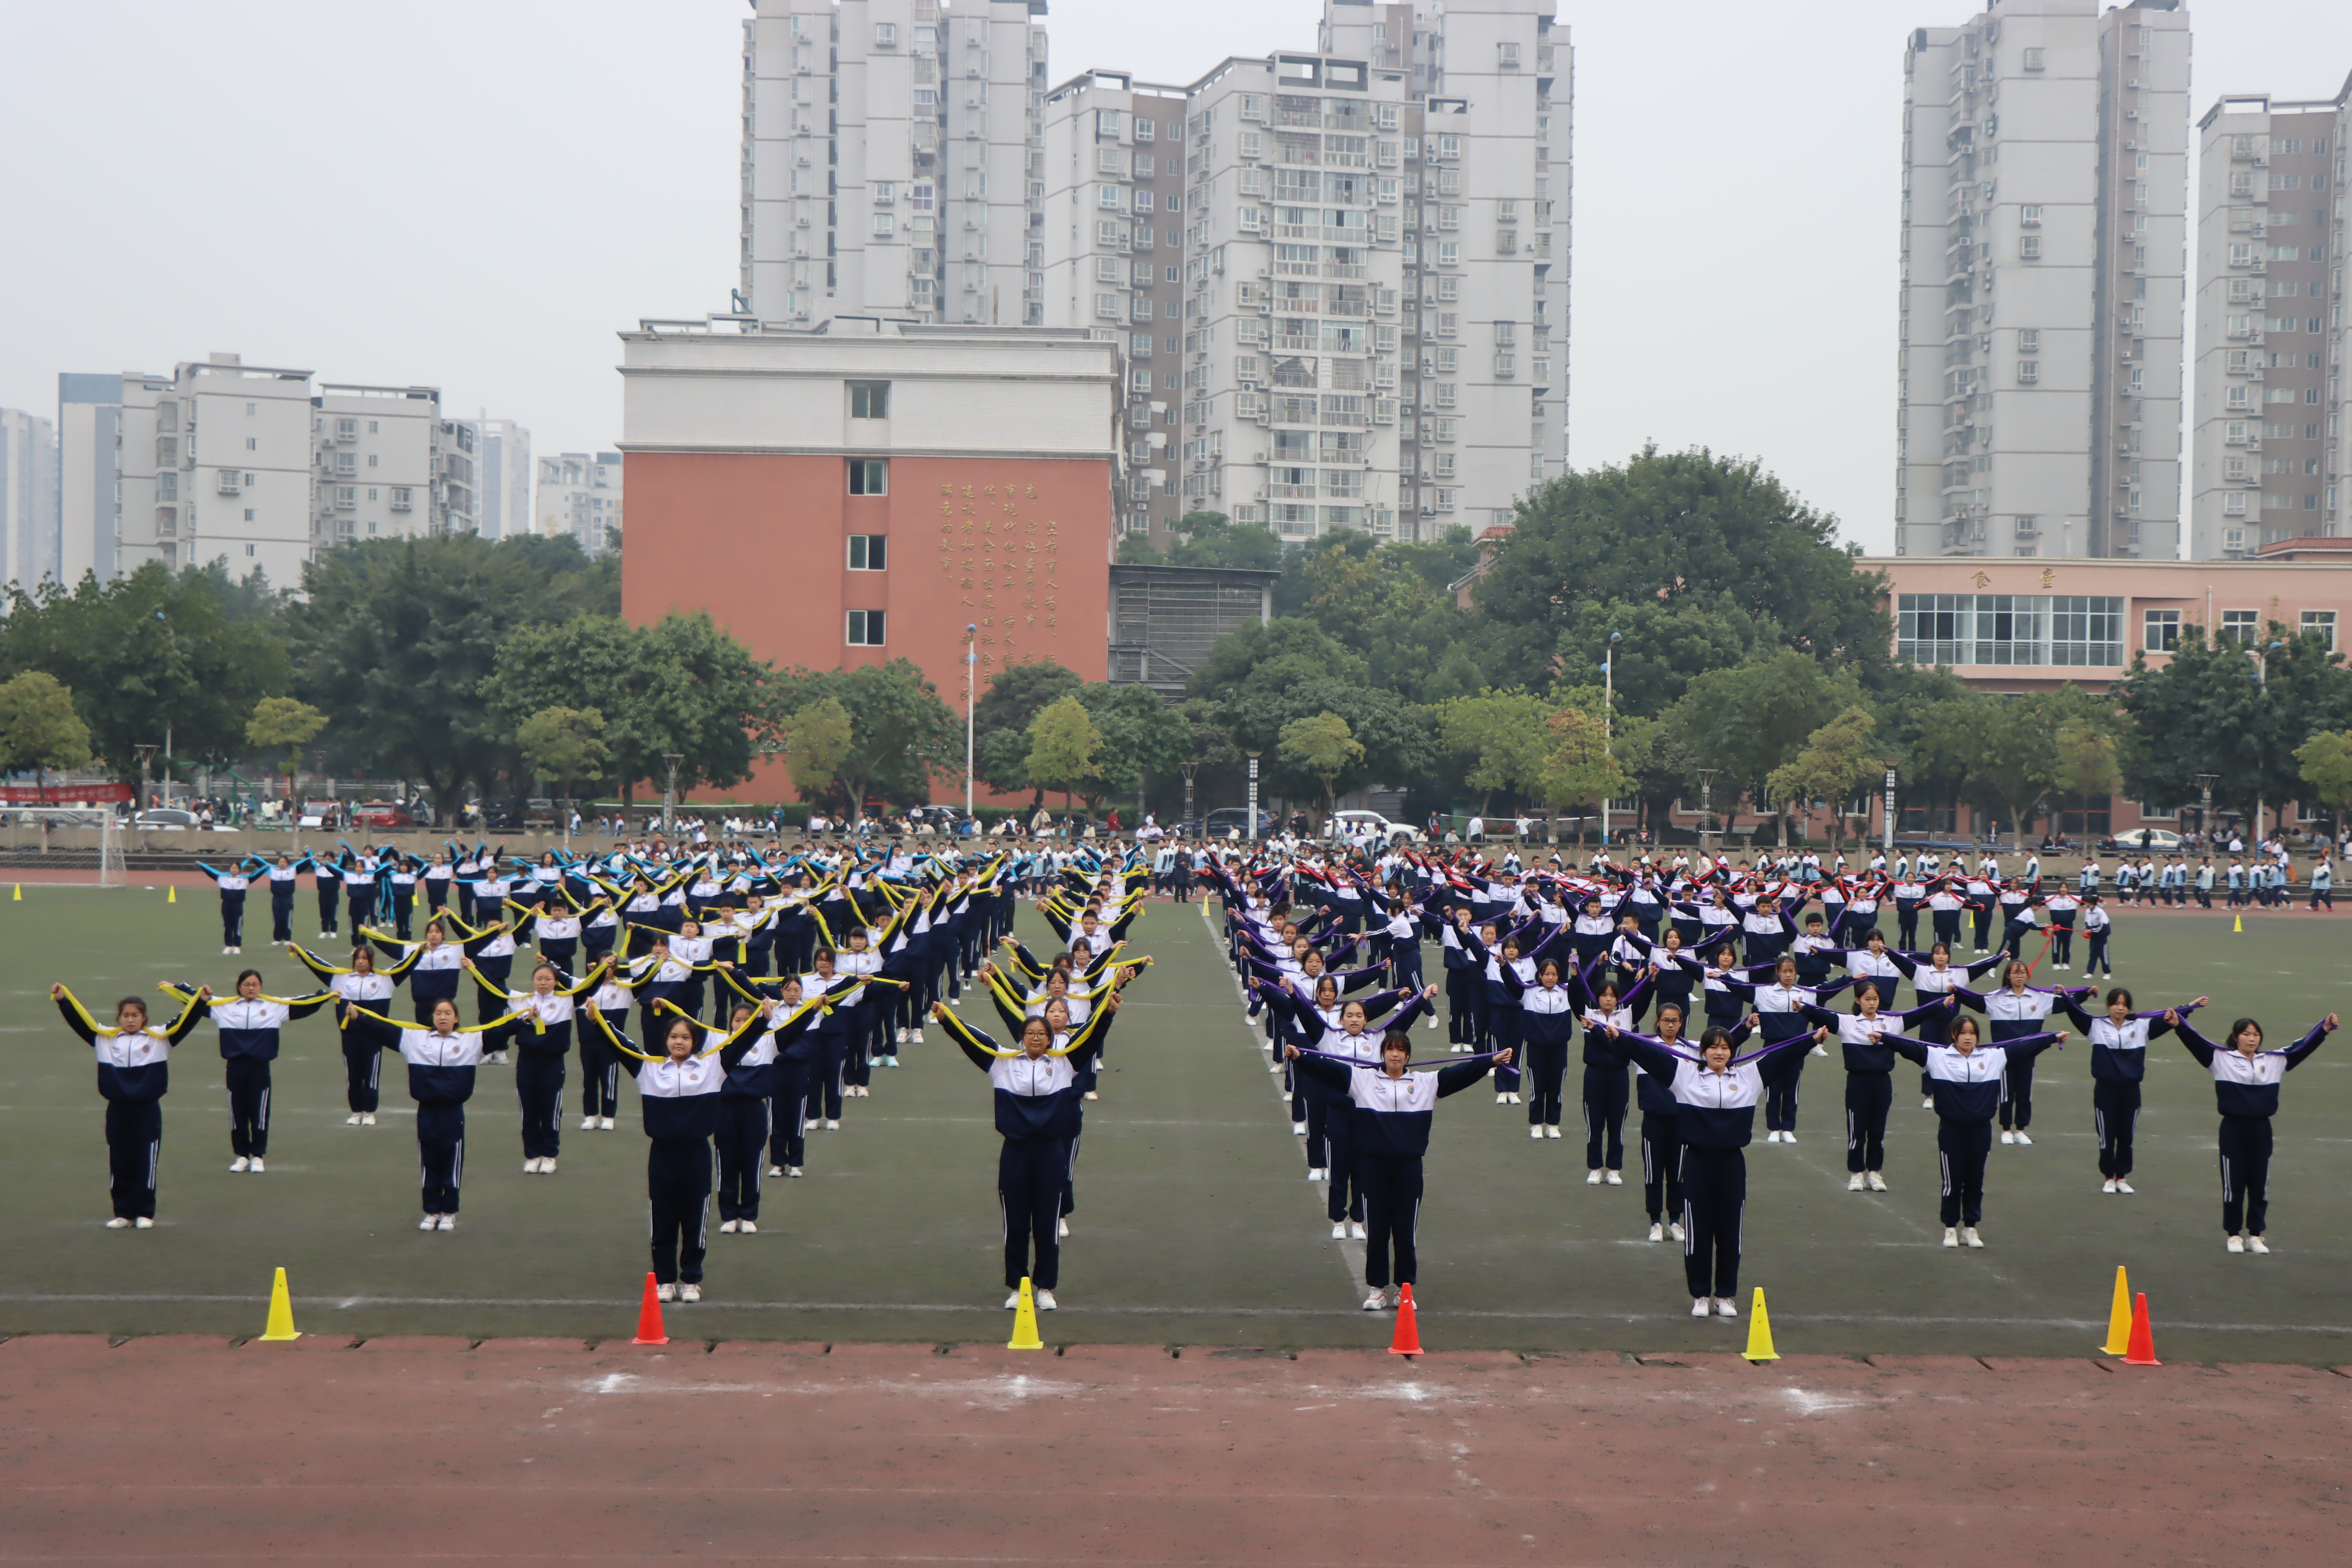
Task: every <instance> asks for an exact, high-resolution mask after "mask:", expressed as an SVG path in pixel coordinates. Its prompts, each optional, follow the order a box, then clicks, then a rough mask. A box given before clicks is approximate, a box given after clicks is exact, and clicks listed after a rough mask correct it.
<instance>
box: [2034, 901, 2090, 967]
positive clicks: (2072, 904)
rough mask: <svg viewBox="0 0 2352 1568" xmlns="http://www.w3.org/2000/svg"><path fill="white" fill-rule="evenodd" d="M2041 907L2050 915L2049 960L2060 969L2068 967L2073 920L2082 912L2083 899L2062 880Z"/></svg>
mask: <svg viewBox="0 0 2352 1568" xmlns="http://www.w3.org/2000/svg"><path fill="white" fill-rule="evenodd" d="M2082 909H2083V900H2080V899H2078V898H2076V897H2075V896H2074V894H2072V893H2070V892H2068V891H2067V890H2066V888H2065V884H2064V883H2063V882H2062V883H2060V884H2059V886H2058V889H2057V890H2056V891H2055V892H2053V893H2052V894H2051V895H2050V897H2049V898H2048V899H2047V900H2044V901H2043V903H2042V912H2043V913H2045V914H2047V915H2048V916H2049V917H2050V962H2051V963H2053V964H2054V965H2056V966H2057V967H2058V968H2060V969H2065V968H2068V967H2070V966H2072V965H2073V963H2074V921H2075V918H2076V917H2077V916H2078V915H2079V914H2080V913H2081V912H2082Z"/></svg>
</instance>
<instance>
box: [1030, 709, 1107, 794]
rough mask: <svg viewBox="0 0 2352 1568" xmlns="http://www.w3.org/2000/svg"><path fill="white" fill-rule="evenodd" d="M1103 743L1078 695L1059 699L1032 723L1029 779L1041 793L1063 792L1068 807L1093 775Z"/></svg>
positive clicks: (1100, 733)
mask: <svg viewBox="0 0 2352 1568" xmlns="http://www.w3.org/2000/svg"><path fill="white" fill-rule="evenodd" d="M1102 743H1103V738H1102V731H1099V730H1097V729H1096V728H1095V721H1094V716H1093V715H1092V714H1090V713H1088V712H1087V707H1086V704H1085V703H1083V702H1081V701H1079V700H1077V699H1076V697H1074V696H1065V697H1057V698H1055V700H1053V701H1051V702H1049V703H1047V704H1046V705H1045V710H1043V711H1042V712H1040V713H1039V714H1038V715H1037V717H1036V718H1035V719H1034V720H1033V721H1031V722H1030V725H1029V777H1030V778H1031V779H1032V780H1033V781H1034V783H1035V784H1036V786H1037V787H1038V788H1039V789H1041V790H1047V789H1057V790H1060V791H1061V792H1062V804H1063V805H1069V804H1070V797H1071V796H1072V795H1075V794H1076V792H1077V789H1078V787H1079V785H1081V784H1084V783H1085V782H1086V780H1087V777H1088V776H1089V775H1091V773H1093V771H1094V762H1095V753H1096V752H1099V751H1101V750H1102Z"/></svg>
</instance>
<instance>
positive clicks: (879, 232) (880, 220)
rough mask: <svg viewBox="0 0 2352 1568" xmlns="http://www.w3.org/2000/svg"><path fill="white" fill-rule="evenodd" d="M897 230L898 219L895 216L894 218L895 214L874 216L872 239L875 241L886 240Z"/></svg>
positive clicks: (877, 214)
mask: <svg viewBox="0 0 2352 1568" xmlns="http://www.w3.org/2000/svg"><path fill="white" fill-rule="evenodd" d="M897 228H898V219H897V216H896V215H895V214H891V213H876V214H875V215H874V237H875V238H877V239H887V238H889V237H890V236H891V235H892V233H893V232H895V231H896V230H897Z"/></svg>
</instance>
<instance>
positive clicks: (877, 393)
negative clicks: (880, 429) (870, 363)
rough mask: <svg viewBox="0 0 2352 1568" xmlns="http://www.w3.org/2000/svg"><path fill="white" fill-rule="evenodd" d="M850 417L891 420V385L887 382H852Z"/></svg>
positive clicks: (850, 388)
mask: <svg viewBox="0 0 2352 1568" xmlns="http://www.w3.org/2000/svg"><path fill="white" fill-rule="evenodd" d="M849 416H850V417H851V418H852V419H887V418H889V417H890V384H889V383H888V382H887V381H853V382H851V383H850V384H849Z"/></svg>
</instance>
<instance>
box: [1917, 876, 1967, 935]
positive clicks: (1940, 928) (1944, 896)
mask: <svg viewBox="0 0 2352 1568" xmlns="http://www.w3.org/2000/svg"><path fill="white" fill-rule="evenodd" d="M1968 907H1969V901H1968V900H1966V899H1964V898H1962V897H1960V895H1959V894H1958V893H1956V892H1954V891H1952V889H1951V885H1950V884H1949V883H1948V882H1939V883H1937V884H1936V889H1935V891H1933V892H1931V893H1929V894H1928V895H1927V923H1928V925H1929V927H1930V928H1931V929H1932V930H1933V931H1935V939H1936V940H1937V942H1942V943H1943V944H1944V945H1945V946H1946V947H1948V948H1951V949H1952V950H1954V951H1955V952H1957V951H1958V949H1959V945H1960V916H1961V914H1962V913H1963V912H1964V911H1966V910H1967V909H1968Z"/></svg>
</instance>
